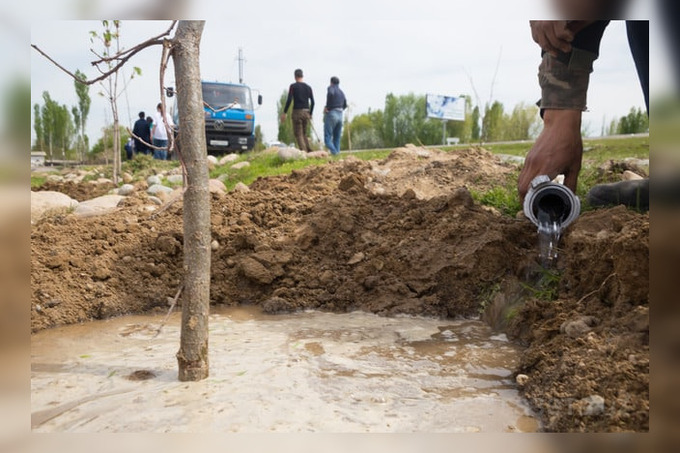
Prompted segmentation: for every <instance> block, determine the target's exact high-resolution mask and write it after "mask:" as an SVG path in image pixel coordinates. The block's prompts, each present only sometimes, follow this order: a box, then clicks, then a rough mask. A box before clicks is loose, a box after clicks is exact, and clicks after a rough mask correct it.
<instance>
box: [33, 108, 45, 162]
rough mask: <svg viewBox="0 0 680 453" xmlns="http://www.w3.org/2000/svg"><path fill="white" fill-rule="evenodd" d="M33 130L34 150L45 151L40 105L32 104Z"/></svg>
mask: <svg viewBox="0 0 680 453" xmlns="http://www.w3.org/2000/svg"><path fill="white" fill-rule="evenodd" d="M33 130H34V131H35V145H34V146H33V147H34V149H36V150H38V151H43V150H44V149H45V141H44V140H45V133H44V131H43V122H42V114H41V113H40V104H37V103H36V104H33Z"/></svg>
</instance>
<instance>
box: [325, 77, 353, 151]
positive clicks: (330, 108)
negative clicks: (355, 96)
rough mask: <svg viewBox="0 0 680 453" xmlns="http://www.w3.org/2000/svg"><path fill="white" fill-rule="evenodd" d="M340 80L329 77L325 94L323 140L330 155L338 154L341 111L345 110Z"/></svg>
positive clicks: (345, 103) (345, 100) (345, 101)
mask: <svg viewBox="0 0 680 453" xmlns="http://www.w3.org/2000/svg"><path fill="white" fill-rule="evenodd" d="M338 85H340V79H338V78H337V77H335V76H333V77H331V84H330V86H329V87H328V92H327V93H326V107H324V109H323V112H324V117H323V138H324V142H325V143H326V147H327V148H328V149H329V150H330V151H331V154H333V155H336V154H339V153H340V137H342V111H343V110H345V109H346V108H347V99H346V98H345V93H343V92H342V90H341V89H340V87H339V86H338Z"/></svg>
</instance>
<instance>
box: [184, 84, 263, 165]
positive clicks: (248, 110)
mask: <svg viewBox="0 0 680 453" xmlns="http://www.w3.org/2000/svg"><path fill="white" fill-rule="evenodd" d="M201 86H202V88H203V111H204V112H205V138H206V145H207V147H208V154H213V155H220V154H225V153H229V152H246V151H250V150H252V149H253V147H254V146H255V109H254V105H253V98H252V93H251V90H250V88H249V87H248V86H247V85H243V84H240V83H224V82H208V81H202V82H201ZM257 104H258V105H262V95H258V96H257ZM177 115H178V112H177V109H175V118H174V120H175V124H176V125H177V126H178V132H180V133H181V129H182V126H181V125H180V124H179V121H178V120H179V118H178V116H177Z"/></svg>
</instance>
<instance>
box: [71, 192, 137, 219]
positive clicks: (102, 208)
mask: <svg viewBox="0 0 680 453" xmlns="http://www.w3.org/2000/svg"><path fill="white" fill-rule="evenodd" d="M124 198H125V197H124V196H122V195H103V196H101V197H97V198H93V199H91V200H87V201H83V202H81V203H79V204H78V206H77V207H76V209H75V210H74V211H73V214H74V215H75V216H77V217H92V216H97V215H103V214H108V213H110V212H113V211H115V210H116V209H117V208H118V204H119V203H120V202H121V200H123V199H124Z"/></svg>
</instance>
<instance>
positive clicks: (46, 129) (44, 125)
mask: <svg viewBox="0 0 680 453" xmlns="http://www.w3.org/2000/svg"><path fill="white" fill-rule="evenodd" d="M43 102H44V103H43V105H42V107H39V106H38V104H36V105H34V106H33V110H34V112H36V113H37V112H38V111H39V114H36V118H35V120H36V122H37V123H38V124H35V125H34V126H35V127H34V129H35V131H36V134H38V133H39V132H40V133H41V135H37V142H38V143H42V144H43V145H42V146H44V149H43V151H45V152H46V154H47V157H48V159H58V158H61V159H66V158H67V157H68V155H69V154H70V153H69V151H70V149H71V143H72V141H73V135H74V133H75V127H74V125H73V120H72V118H71V113H70V112H69V109H68V107H66V106H65V105H60V104H59V103H58V102H57V101H55V100H54V99H52V97H51V96H50V93H49V92H47V91H44V92H43Z"/></svg>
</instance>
